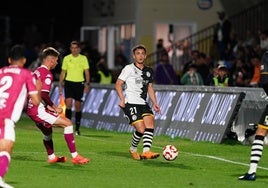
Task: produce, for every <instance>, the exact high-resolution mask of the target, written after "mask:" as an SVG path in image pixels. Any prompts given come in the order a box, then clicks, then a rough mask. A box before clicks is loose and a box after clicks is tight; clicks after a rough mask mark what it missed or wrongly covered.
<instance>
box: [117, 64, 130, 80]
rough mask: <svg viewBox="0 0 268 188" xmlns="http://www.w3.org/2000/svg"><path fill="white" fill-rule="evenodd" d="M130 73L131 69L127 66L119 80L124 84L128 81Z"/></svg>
mask: <svg viewBox="0 0 268 188" xmlns="http://www.w3.org/2000/svg"><path fill="white" fill-rule="evenodd" d="M129 73H130V67H129V66H125V67H124V68H123V69H122V71H121V73H120V75H119V76H118V79H120V80H123V81H124V82H125V81H126V80H127V78H128V76H129Z"/></svg>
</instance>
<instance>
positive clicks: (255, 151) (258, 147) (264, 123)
mask: <svg viewBox="0 0 268 188" xmlns="http://www.w3.org/2000/svg"><path fill="white" fill-rule="evenodd" d="M267 114H268V105H267V106H266V108H265V110H264V112H263V114H262V116H261V119H260V122H259V124H258V128H257V131H256V136H255V139H254V141H253V143H252V146H251V153H250V166H249V170H248V172H247V173H246V174H244V175H243V176H240V177H239V178H238V179H239V180H253V181H254V180H255V179H256V171H257V167H258V163H259V161H260V159H261V156H262V153H263V144H264V138H265V136H266V135H267V132H268V115H267Z"/></svg>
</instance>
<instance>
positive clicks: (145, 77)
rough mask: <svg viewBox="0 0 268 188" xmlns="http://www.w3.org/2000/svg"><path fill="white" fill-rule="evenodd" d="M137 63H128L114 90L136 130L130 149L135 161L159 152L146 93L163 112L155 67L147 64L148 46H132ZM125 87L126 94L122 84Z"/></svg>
mask: <svg viewBox="0 0 268 188" xmlns="http://www.w3.org/2000/svg"><path fill="white" fill-rule="evenodd" d="M132 54H133V55H132V56H133V59H134V61H135V62H134V63H131V64H129V65H126V66H125V67H124V68H123V70H122V72H121V73H120V75H119V77H118V79H117V81H116V84H115V89H116V91H117V94H118V96H119V99H120V104H119V106H120V107H121V108H122V109H123V111H124V113H125V115H126V116H127V118H128V120H129V124H130V125H132V126H133V127H134V128H135V129H136V130H135V131H134V133H133V136H132V142H131V147H130V149H129V152H130V154H131V156H132V158H133V159H134V160H140V159H154V158H157V157H159V153H154V152H152V151H151V150H150V149H151V145H152V142H153V136H154V127H155V124H154V114H153V112H152V110H151V107H150V106H149V104H148V102H147V100H146V99H147V94H148V95H149V98H150V100H151V102H152V108H153V109H154V111H155V112H157V113H161V111H160V107H159V105H158V103H157V100H156V96H155V91H154V88H153V83H152V82H153V69H152V68H150V67H147V66H145V65H144V61H145V59H146V48H145V47H144V46H143V45H137V46H135V47H134V48H133V49H132ZM124 85H125V86H126V87H125V94H126V95H125V96H124V93H123V86H124ZM141 138H142V139H143V152H142V154H139V153H138V151H137V146H138V144H139V141H140V140H141Z"/></svg>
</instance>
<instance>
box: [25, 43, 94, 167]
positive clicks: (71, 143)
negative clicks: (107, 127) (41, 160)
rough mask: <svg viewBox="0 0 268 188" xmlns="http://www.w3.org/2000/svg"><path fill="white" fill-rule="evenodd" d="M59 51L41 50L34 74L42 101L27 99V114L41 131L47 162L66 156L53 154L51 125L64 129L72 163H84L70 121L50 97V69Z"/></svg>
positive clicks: (85, 161) (61, 160) (54, 65)
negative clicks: (40, 63)
mask: <svg viewBox="0 0 268 188" xmlns="http://www.w3.org/2000/svg"><path fill="white" fill-rule="evenodd" d="M58 56H59V52H58V51H57V50H55V49H54V48H52V47H48V48H46V49H44V50H43V52H42V65H41V66H40V67H38V68H37V69H36V70H35V71H34V74H35V76H36V77H37V78H39V79H40V80H41V83H42V88H41V97H42V102H41V103H40V104H39V105H35V104H32V102H31V100H29V101H28V107H27V114H28V115H29V117H30V118H31V119H32V120H33V121H34V122H35V123H36V126H37V127H38V128H39V129H40V130H41V131H42V133H43V144H44V146H45V148H46V151H47V155H48V160H47V162H48V163H58V162H63V163H64V162H66V157H65V156H62V157H58V156H56V155H55V154H54V147H53V140H52V132H53V131H52V126H57V127H61V128H63V129H64V139H65V142H66V144H67V146H68V148H69V151H70V153H71V156H72V163H73V164H85V163H88V162H89V159H88V158H84V157H82V156H81V155H79V154H78V153H77V151H76V145H75V140H74V134H73V124H72V121H71V120H70V119H68V118H66V117H64V116H61V115H60V113H62V111H63V109H62V108H61V107H57V106H56V105H55V104H54V103H53V102H52V100H51V99H50V95H49V93H50V90H51V86H52V83H53V75H52V73H51V71H50V70H52V69H54V68H55V67H56V65H57V63H58V62H57V61H58Z"/></svg>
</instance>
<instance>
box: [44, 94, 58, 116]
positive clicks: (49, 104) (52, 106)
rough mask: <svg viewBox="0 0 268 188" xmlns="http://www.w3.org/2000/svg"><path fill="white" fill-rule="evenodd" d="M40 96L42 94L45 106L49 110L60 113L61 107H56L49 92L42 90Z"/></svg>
mask: <svg viewBox="0 0 268 188" xmlns="http://www.w3.org/2000/svg"><path fill="white" fill-rule="evenodd" d="M41 96H42V100H43V101H44V102H45V103H46V106H47V108H48V109H49V110H50V111H54V112H57V113H62V108H60V107H57V106H56V105H55V104H54V103H53V102H52V100H51V99H50V97H49V92H46V91H42V93H41Z"/></svg>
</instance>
